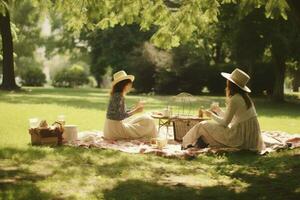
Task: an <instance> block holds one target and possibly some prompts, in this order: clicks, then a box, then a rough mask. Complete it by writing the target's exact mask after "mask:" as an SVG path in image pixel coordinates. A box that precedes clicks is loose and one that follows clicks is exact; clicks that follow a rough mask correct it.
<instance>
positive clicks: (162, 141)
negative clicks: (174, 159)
mask: <svg viewBox="0 0 300 200" xmlns="http://www.w3.org/2000/svg"><path fill="white" fill-rule="evenodd" d="M156 144H157V148H159V149H163V148H164V147H165V146H167V144H168V140H167V139H166V138H157V139H156Z"/></svg>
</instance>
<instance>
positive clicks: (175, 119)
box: [152, 115, 208, 141]
mask: <svg viewBox="0 0 300 200" xmlns="http://www.w3.org/2000/svg"><path fill="white" fill-rule="evenodd" d="M152 117H153V118H154V119H158V133H159V131H160V129H161V128H162V127H166V128H167V134H169V126H171V124H172V128H173V132H174V140H176V141H182V137H183V136H184V135H185V134H186V133H187V132H188V131H189V130H190V129H191V128H192V127H193V126H194V125H196V124H197V123H199V122H201V121H204V120H208V118H200V117H197V116H171V117H169V116H160V115H152Z"/></svg>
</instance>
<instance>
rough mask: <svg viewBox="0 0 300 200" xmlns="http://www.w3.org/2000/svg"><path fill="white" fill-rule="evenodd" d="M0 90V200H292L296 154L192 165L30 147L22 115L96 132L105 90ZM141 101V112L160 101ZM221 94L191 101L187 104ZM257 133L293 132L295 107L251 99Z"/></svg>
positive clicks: (208, 159)
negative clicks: (63, 118) (144, 105)
mask: <svg viewBox="0 0 300 200" xmlns="http://www.w3.org/2000/svg"><path fill="white" fill-rule="evenodd" d="M26 89H27V90H28V91H27V92H21V93H9V92H0V112H1V115H0V199H299V197H300V181H299V180H300V149H295V150H290V151H282V152H279V153H273V154H270V155H267V156H257V155H255V154H253V153H250V152H239V153H231V154H223V155H201V156H199V157H198V158H196V159H195V160H193V161H186V160H175V159H165V158H160V157H157V156H153V155H131V154H125V153H120V152H116V151H109V150H98V149H76V148H66V147H65V148H62V147H61V148H49V147H43V148H41V147H31V146H30V145H28V144H29V142H30V137H29V134H28V133H27V128H28V118H30V117H39V118H43V119H47V120H48V121H50V122H51V121H54V120H55V119H56V117H57V116H58V115H60V114H64V115H65V116H66V121H67V123H69V124H77V125H79V128H80V130H92V129H97V130H101V129H102V128H103V123H104V117H105V109H106V105H107V100H108V91H105V90H97V89H45V88H26ZM127 98H128V106H130V105H134V103H135V102H137V101H138V100H139V99H146V100H147V103H148V107H147V109H146V111H151V110H157V109H162V108H164V107H165V106H166V105H167V104H168V103H167V102H171V98H170V97H166V96H135V95H129V96H128V97H127ZM211 101H219V102H220V103H221V106H224V102H223V101H224V98H223V97H209V96H199V97H196V101H195V102H194V103H193V105H192V107H193V108H194V110H195V112H196V108H198V107H200V106H201V105H203V106H204V107H207V106H208V105H209V104H210V102H211ZM255 103H256V107H257V111H258V114H259V121H260V123H261V127H262V129H263V130H281V131H286V132H290V133H300V126H299V124H300V123H299V122H300V104H299V103H298V104H297V103H293V104H292V103H283V104H274V103H271V102H270V101H268V100H263V99H255Z"/></svg>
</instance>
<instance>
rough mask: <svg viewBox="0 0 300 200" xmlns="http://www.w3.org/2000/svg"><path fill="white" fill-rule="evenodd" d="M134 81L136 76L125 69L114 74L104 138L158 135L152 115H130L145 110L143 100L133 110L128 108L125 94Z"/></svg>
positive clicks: (133, 137) (132, 137)
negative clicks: (128, 73) (127, 72)
mask: <svg viewBox="0 0 300 200" xmlns="http://www.w3.org/2000/svg"><path fill="white" fill-rule="evenodd" d="M133 81H134V76H133V75H127V74H126V72H125V71H119V72H116V73H115V74H114V75H113V82H112V90H111V96H110V100H109V105H108V108H107V112H106V120H105V124H104V138H106V139H114V140H118V139H140V138H153V137H156V135H157V129H156V126H155V122H154V120H153V119H152V118H151V117H150V116H148V115H142V116H139V117H136V118H134V117H132V118H131V117H130V116H132V115H134V114H137V113H140V112H143V109H144V104H143V102H139V103H138V104H137V105H136V106H135V107H134V108H133V109H131V110H126V106H125V95H126V94H127V93H128V92H129V91H130V90H131V87H132V83H133ZM129 117H130V118H129Z"/></svg>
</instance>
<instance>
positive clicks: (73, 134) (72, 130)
mask: <svg viewBox="0 0 300 200" xmlns="http://www.w3.org/2000/svg"><path fill="white" fill-rule="evenodd" d="M63 138H64V141H66V142H72V141H75V140H77V138H78V130H77V125H65V126H64V133H63Z"/></svg>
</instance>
